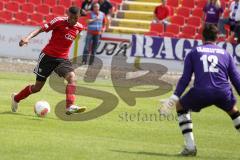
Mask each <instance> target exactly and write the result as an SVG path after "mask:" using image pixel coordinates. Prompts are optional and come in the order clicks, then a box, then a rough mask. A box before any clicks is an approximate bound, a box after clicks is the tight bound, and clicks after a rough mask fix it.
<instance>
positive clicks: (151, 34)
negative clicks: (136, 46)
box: [144, 31, 160, 37]
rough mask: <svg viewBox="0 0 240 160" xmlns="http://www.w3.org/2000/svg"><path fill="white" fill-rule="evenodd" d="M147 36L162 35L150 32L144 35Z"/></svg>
mask: <svg viewBox="0 0 240 160" xmlns="http://www.w3.org/2000/svg"><path fill="white" fill-rule="evenodd" d="M144 35H145V36H155V37H156V36H160V34H159V33H158V32H154V31H149V32H146V33H144Z"/></svg>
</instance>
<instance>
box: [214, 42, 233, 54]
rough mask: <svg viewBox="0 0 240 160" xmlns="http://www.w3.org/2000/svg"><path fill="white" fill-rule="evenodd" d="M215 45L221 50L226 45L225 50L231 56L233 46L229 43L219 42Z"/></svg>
mask: <svg viewBox="0 0 240 160" xmlns="http://www.w3.org/2000/svg"><path fill="white" fill-rule="evenodd" d="M217 45H218V46H219V47H221V48H224V45H226V50H227V51H228V53H230V54H231V55H233V53H234V49H233V45H232V44H231V43H225V42H219V43H217Z"/></svg>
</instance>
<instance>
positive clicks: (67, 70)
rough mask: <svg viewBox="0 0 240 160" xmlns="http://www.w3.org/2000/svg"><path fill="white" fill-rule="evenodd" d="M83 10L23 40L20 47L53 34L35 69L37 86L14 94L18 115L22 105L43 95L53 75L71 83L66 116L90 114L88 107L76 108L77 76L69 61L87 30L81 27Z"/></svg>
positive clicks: (56, 21) (47, 24)
mask: <svg viewBox="0 0 240 160" xmlns="http://www.w3.org/2000/svg"><path fill="white" fill-rule="evenodd" d="M79 17H80V9H79V8H78V7H74V6H73V7H70V8H69V9H68V17H56V18H55V19H53V20H52V21H51V22H49V23H46V24H44V25H43V26H41V27H40V28H38V29H36V30H35V31H33V32H31V33H30V34H29V35H27V36H26V37H24V38H22V39H21V41H20V42H19V46H20V47H22V46H24V45H27V44H28V43H29V41H30V40H31V39H32V38H33V37H35V36H37V35H38V34H40V33H42V32H49V31H52V37H51V39H50V41H49V43H48V44H47V45H46V46H45V48H44V49H43V50H42V52H41V54H40V56H39V59H38V64H37V66H36V68H35V69H34V73H35V74H36V82H35V84H34V85H28V86H27V87H25V88H24V89H23V90H21V91H20V92H19V93H18V94H15V93H14V94H12V111H13V112H16V111H17V109H18V103H19V102H20V101H21V100H23V99H25V98H27V97H28V96H29V95H31V94H34V93H37V92H39V91H40V90H41V89H42V87H43V86H44V84H45V82H46V80H47V78H48V77H49V76H50V74H51V73H52V71H54V72H55V73H57V74H58V75H59V76H60V77H63V78H65V80H66V81H67V82H68V84H67V86H66V114H72V113H80V112H84V111H85V110H86V108H85V107H79V106H76V105H74V102H75V90H76V76H75V73H74V68H73V66H72V64H71V62H70V61H69V59H68V55H69V49H70V47H71V45H72V42H73V41H74V39H75V38H76V37H77V35H78V34H79V33H80V32H81V31H82V30H83V26H82V25H81V24H80V23H78V18H79Z"/></svg>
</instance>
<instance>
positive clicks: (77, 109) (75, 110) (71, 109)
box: [66, 105, 87, 115]
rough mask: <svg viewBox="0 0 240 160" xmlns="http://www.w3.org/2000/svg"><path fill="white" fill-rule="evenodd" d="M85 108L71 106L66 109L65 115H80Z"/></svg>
mask: <svg viewBox="0 0 240 160" xmlns="http://www.w3.org/2000/svg"><path fill="white" fill-rule="evenodd" d="M86 109H87V108H86V107H84V106H82V107H79V106H75V105H71V106H70V107H69V108H67V112H66V114H67V115H71V114H74V113H82V112H84V111H85V110H86Z"/></svg>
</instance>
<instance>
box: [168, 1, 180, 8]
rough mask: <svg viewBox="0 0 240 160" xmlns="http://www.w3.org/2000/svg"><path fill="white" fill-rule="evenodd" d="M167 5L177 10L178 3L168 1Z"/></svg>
mask: <svg viewBox="0 0 240 160" xmlns="http://www.w3.org/2000/svg"><path fill="white" fill-rule="evenodd" d="M167 5H168V6H171V7H175V8H177V7H178V5H179V3H178V0H168V1H167Z"/></svg>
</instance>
